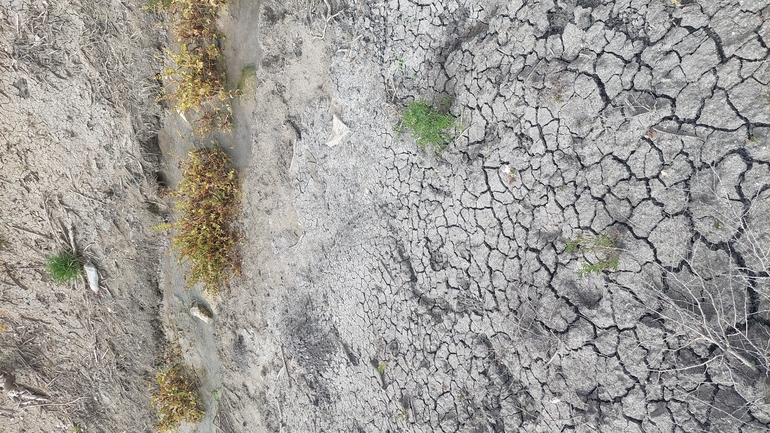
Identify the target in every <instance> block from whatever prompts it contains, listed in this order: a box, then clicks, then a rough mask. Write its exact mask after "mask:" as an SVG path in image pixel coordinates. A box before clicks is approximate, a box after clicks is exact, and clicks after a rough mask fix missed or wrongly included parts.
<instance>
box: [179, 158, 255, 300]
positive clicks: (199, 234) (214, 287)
mask: <svg viewBox="0 0 770 433" xmlns="http://www.w3.org/2000/svg"><path fill="white" fill-rule="evenodd" d="M174 196H175V198H176V199H177V205H176V207H177V211H179V212H180V213H181V216H180V217H179V219H178V220H177V221H176V222H175V223H174V228H175V229H176V232H177V233H176V235H175V237H174V240H173V242H174V247H175V248H177V250H178V251H179V253H180V256H181V257H180V258H181V259H182V260H189V261H190V262H191V268H190V270H189V271H188V272H187V275H186V277H187V284H188V285H189V286H192V285H193V284H196V283H198V282H201V283H203V287H204V289H205V290H206V291H208V292H209V293H211V294H213V295H216V294H217V292H218V290H219V288H220V287H221V286H222V285H225V284H227V283H228V282H229V280H230V278H231V276H232V275H233V274H235V273H238V272H239V271H240V264H239V259H238V252H237V248H236V234H235V229H234V227H233V223H234V221H235V219H236V218H237V216H238V213H239V206H238V204H239V199H240V185H239V184H238V179H237V175H236V172H235V169H233V168H232V167H231V162H230V158H229V157H228V156H227V154H226V153H225V151H224V150H222V149H221V148H218V147H215V148H212V149H199V150H195V151H192V152H190V153H189V154H188V159H187V161H184V162H183V164H182V181H181V182H180V183H179V187H178V189H177V191H176V192H175V193H174Z"/></svg>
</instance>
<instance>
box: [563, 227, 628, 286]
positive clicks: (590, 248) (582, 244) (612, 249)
mask: <svg viewBox="0 0 770 433" xmlns="http://www.w3.org/2000/svg"><path fill="white" fill-rule="evenodd" d="M564 251H565V252H568V253H575V252H578V251H579V252H581V253H583V254H584V255H585V254H591V255H593V256H594V257H595V258H596V259H597V260H596V262H594V263H583V265H582V266H581V267H580V269H578V270H577V273H578V275H579V276H581V277H585V276H586V275H589V274H601V273H602V272H604V271H607V270H613V271H617V270H618V265H619V261H620V251H619V250H618V248H617V237H616V236H614V235H606V234H600V235H597V236H592V235H588V236H586V235H582V234H580V235H577V237H575V238H573V239H570V240H568V241H567V246H566V248H564Z"/></svg>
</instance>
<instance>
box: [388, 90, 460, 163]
mask: <svg viewBox="0 0 770 433" xmlns="http://www.w3.org/2000/svg"><path fill="white" fill-rule="evenodd" d="M456 126H457V119H455V117H454V116H452V114H450V113H446V112H442V111H441V110H439V109H436V108H434V107H433V106H431V105H430V104H428V103H427V102H425V101H419V102H412V103H410V104H409V105H407V106H406V109H405V110H404V112H403V113H402V115H401V126H400V127H399V131H400V130H403V129H406V130H407V131H409V133H411V134H412V137H414V139H415V140H416V141H417V145H418V146H420V147H425V146H428V145H430V146H431V147H432V148H433V150H434V152H436V153H437V154H440V153H441V152H443V151H444V149H445V148H446V146H447V144H449V142H450V141H452V134H453V133H454V129H455V128H456Z"/></svg>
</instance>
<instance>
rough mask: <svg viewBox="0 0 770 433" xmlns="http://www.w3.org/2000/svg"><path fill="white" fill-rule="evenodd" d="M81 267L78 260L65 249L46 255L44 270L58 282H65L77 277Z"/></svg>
mask: <svg viewBox="0 0 770 433" xmlns="http://www.w3.org/2000/svg"><path fill="white" fill-rule="evenodd" d="M81 268H82V263H81V262H80V260H79V259H78V258H77V257H75V256H74V255H73V254H72V253H69V252H67V251H62V252H60V253H59V254H57V255H55V256H47V257H46V270H47V271H48V274H49V275H50V276H51V278H53V280H54V281H56V282H57V283H58V284H66V283H69V282H70V281H72V280H74V279H75V278H77V277H78V275H80V270H81Z"/></svg>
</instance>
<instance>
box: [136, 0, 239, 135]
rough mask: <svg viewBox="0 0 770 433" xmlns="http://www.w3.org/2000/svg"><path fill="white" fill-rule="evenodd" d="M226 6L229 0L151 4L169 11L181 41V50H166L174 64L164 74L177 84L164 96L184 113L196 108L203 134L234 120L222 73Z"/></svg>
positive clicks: (168, 0)
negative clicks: (222, 17) (222, 26)
mask: <svg viewBox="0 0 770 433" xmlns="http://www.w3.org/2000/svg"><path fill="white" fill-rule="evenodd" d="M224 5H225V0H153V1H152V2H151V3H150V6H149V7H150V8H153V9H156V10H159V11H167V12H168V13H169V15H170V16H171V18H172V23H171V30H172V32H173V33H174V35H175V36H176V39H177V42H178V43H179V50H178V52H173V51H171V50H168V49H167V50H166V53H167V54H168V56H169V58H170V59H171V61H172V63H173V66H168V67H166V68H165V70H164V72H163V73H162V74H161V76H162V78H164V79H165V80H167V81H168V82H171V83H173V85H172V86H171V89H170V91H168V92H167V93H166V95H165V96H164V99H168V100H170V101H171V102H172V103H173V104H174V108H175V109H176V110H177V111H179V112H180V113H183V112H187V111H190V110H193V111H195V112H196V113H197V114H198V116H199V118H198V119H196V121H195V123H196V132H197V133H199V134H203V133H205V132H208V131H210V130H212V129H226V128H228V127H229V126H230V123H231V117H232V116H231V109H230V105H229V100H228V98H229V97H230V96H231V95H230V93H229V92H227V91H226V90H225V79H224V74H223V73H222V72H221V61H222V60H221V59H222V50H221V48H220V45H221V40H222V38H223V37H222V35H221V34H220V33H219V29H218V28H217V19H218V17H219V13H220V11H221V10H222V8H223V7H224Z"/></svg>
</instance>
